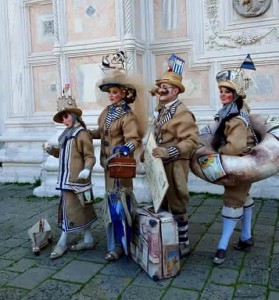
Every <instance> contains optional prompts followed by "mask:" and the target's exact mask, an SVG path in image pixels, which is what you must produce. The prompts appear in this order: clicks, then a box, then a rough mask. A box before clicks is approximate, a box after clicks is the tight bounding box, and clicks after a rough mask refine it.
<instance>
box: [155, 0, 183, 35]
mask: <svg viewBox="0 0 279 300" xmlns="http://www.w3.org/2000/svg"><path fill="white" fill-rule="evenodd" d="M153 12H154V13H153V19H154V39H155V40H157V39H167V38H179V37H186V36H187V16H186V1H184V0H153Z"/></svg>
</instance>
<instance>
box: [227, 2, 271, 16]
mask: <svg viewBox="0 0 279 300" xmlns="http://www.w3.org/2000/svg"><path fill="white" fill-rule="evenodd" d="M270 5H271V0H233V8H234V9H235V11H236V12H237V13H238V14H239V15H241V16H242V17H246V18H248V17H257V16H260V15H262V14H264V13H265V12H266V11H267V10H268V9H269V7H270Z"/></svg>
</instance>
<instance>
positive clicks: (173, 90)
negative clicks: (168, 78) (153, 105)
mask: <svg viewBox="0 0 279 300" xmlns="http://www.w3.org/2000/svg"><path fill="white" fill-rule="evenodd" d="M159 93H160V95H161V96H160V98H159V100H160V102H161V103H162V104H167V103H169V102H171V101H173V100H174V99H175V98H176V97H177V95H178V93H179V88H178V87H176V86H173V85H170V84H167V83H162V84H161V85H160V87H159Z"/></svg>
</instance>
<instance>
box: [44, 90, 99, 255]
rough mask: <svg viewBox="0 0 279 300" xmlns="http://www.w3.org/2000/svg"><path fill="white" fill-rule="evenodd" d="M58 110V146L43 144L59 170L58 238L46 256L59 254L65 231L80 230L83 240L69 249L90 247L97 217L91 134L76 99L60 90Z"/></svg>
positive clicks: (61, 252)
mask: <svg viewBox="0 0 279 300" xmlns="http://www.w3.org/2000/svg"><path fill="white" fill-rule="evenodd" d="M57 106H58V112H57V113H56V114H55V116H54V117H53V120H54V122H56V123H63V124H64V125H65V126H66V127H67V128H66V129H65V130H64V131H63V132H62V134H61V135H60V137H59V138H58V142H59V147H55V146H50V145H46V148H45V150H46V152H47V153H49V154H50V155H53V156H54V157H57V158H58V157H59V170H58V180H57V186H56V189H58V190H60V191H61V197H60V204H59V208H58V225H59V227H60V228H61V229H62V234H61V236H60V239H59V241H58V243H57V245H56V246H55V248H54V249H53V251H52V252H51V255H50V258H51V259H55V258H58V257H60V256H62V255H63V254H64V253H65V252H66V251H67V249H68V247H67V234H68V233H69V232H78V231H82V232H83V233H84V239H83V241H80V242H79V243H77V244H73V245H71V246H70V248H69V249H70V250H72V251H75V250H87V249H93V248H94V244H93V236H92V233H91V230H90V227H91V225H92V223H93V222H94V221H95V220H96V219H97V216H96V213H95V210H94V207H93V191H92V183H91V172H92V168H93V166H94V165H95V162H96V159H95V156H94V149H93V143H92V138H91V137H90V135H89V134H88V131H87V129H86V125H85V124H84V122H83V120H82V118H81V115H82V111H81V109H79V108H78V107H77V106H76V102H75V100H74V99H72V97H71V96H70V95H69V91H68V87H67V91H66V90H64V93H63V96H62V98H59V99H58V100H57Z"/></svg>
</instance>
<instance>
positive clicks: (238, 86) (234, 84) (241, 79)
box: [216, 54, 256, 99]
mask: <svg viewBox="0 0 279 300" xmlns="http://www.w3.org/2000/svg"><path fill="white" fill-rule="evenodd" d="M243 69H249V70H256V68H255V65H254V63H253V61H252V59H251V56H250V54H248V55H247V56H246V58H245V60H244V61H243V63H242V64H241V66H240V68H237V69H235V70H225V71H220V72H219V73H218V74H217V75H216V80H217V83H218V87H227V88H230V89H232V90H234V91H235V92H236V93H237V94H238V95H239V96H240V97H241V98H242V99H245V98H246V94H245V91H246V90H248V88H249V87H250V84H251V78H250V77H249V76H248V75H246V74H244V71H243Z"/></svg>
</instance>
